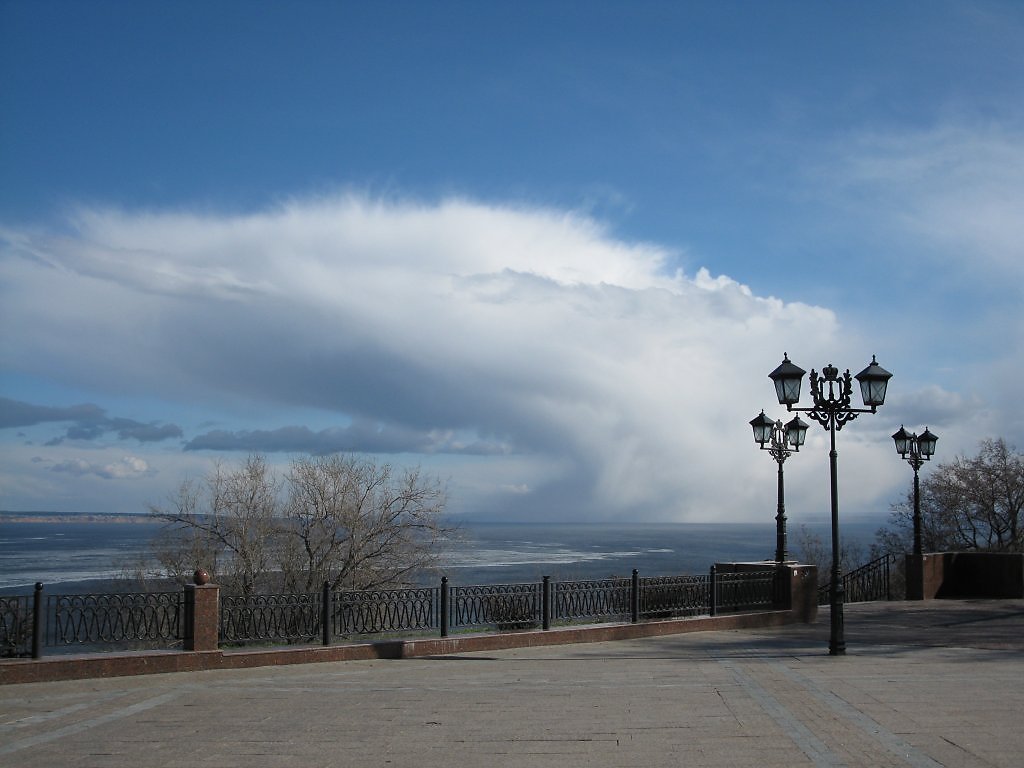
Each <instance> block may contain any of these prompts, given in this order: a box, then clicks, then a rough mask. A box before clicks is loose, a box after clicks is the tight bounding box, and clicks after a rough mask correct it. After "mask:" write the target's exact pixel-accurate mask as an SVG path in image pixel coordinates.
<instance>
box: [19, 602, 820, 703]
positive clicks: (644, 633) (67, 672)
mask: <svg viewBox="0 0 1024 768" xmlns="http://www.w3.org/2000/svg"><path fill="white" fill-rule="evenodd" d="M807 619H808V617H806V616H803V615H801V614H799V613H798V612H797V611H791V610H783V611H764V612H759V613H743V614H732V615H725V616H697V617H692V618H685V619H670V620H667V621H650V622H644V623H640V624H601V625H587V626H578V627H564V628H555V629H550V630H548V631H546V632H544V631H540V630H536V631H526V632H506V633H499V634H473V635H460V636H457V637H444V638H423V639H410V640H382V641H378V642H370V643H353V644H348V645H335V646H328V647H323V646H303V647H300V648H294V647H292V648H280V647H279V648H269V649H261V650H216V651H133V652H129V653H92V654H81V655H66V656H52V657H46V658H42V659H5V660H2V661H0V685H10V684H15V683H39V682H51V681H55V680H75V679H81V678H90V677H119V676H123V675H149V674H158V673H165V672H197V671H203V670H211V669H245V668H251V667H267V666H277V665H280V664H314V663H322V662H332V661H356V660H366V659H409V658H416V657H423V656H450V655H452V654H457V653H469V652H472V651H493V650H501V649H508V648H529V647H537V646H545V645H567V644H570V643H599V642H606V641H610V640H631V639H634V638H640V637H657V636H661V635H674V634H683V633H688V632H708V631H723V630H731V629H756V628H763V627H778V626H784V625H787V624H793V623H797V622H800V621H806V620H807Z"/></svg>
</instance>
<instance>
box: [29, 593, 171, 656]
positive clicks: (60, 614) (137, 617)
mask: <svg viewBox="0 0 1024 768" xmlns="http://www.w3.org/2000/svg"><path fill="white" fill-rule="evenodd" d="M183 610H184V600H183V597H182V593H181V592H180V591H177V592H124V593H120V594H85V595H49V596H48V597H47V599H46V615H47V617H48V618H49V621H48V622H47V629H46V645H49V646H61V645H86V646H88V645H101V644H125V643H141V642H150V643H160V642H162V643H164V644H174V643H176V642H178V641H180V640H181V639H182V613H183Z"/></svg>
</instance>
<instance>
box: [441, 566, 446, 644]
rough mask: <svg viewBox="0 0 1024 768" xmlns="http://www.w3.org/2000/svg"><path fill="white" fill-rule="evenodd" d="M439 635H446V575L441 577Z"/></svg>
mask: <svg viewBox="0 0 1024 768" xmlns="http://www.w3.org/2000/svg"><path fill="white" fill-rule="evenodd" d="M440 610H441V637H448V577H447V576H442V577H441V609H440Z"/></svg>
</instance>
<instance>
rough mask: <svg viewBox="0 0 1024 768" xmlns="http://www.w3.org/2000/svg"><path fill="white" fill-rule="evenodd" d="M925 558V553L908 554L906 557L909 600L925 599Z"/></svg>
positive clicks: (905, 567) (905, 571)
mask: <svg viewBox="0 0 1024 768" xmlns="http://www.w3.org/2000/svg"><path fill="white" fill-rule="evenodd" d="M924 560H925V558H924V555H906V556H905V558H904V565H903V568H904V573H905V574H906V580H907V582H906V583H907V587H906V590H907V600H924V592H925V588H924Z"/></svg>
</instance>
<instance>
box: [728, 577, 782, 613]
mask: <svg viewBox="0 0 1024 768" xmlns="http://www.w3.org/2000/svg"><path fill="white" fill-rule="evenodd" d="M776 574H777V571H775V570H771V571H746V572H742V571H741V572H738V573H718V574H716V575H715V577H714V579H713V581H714V589H715V595H714V597H715V601H714V606H715V610H716V612H717V611H751V610H757V609H759V608H770V607H771V606H773V605H775V604H776V602H777V597H776V585H777V583H778V579H777V576H776Z"/></svg>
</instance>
